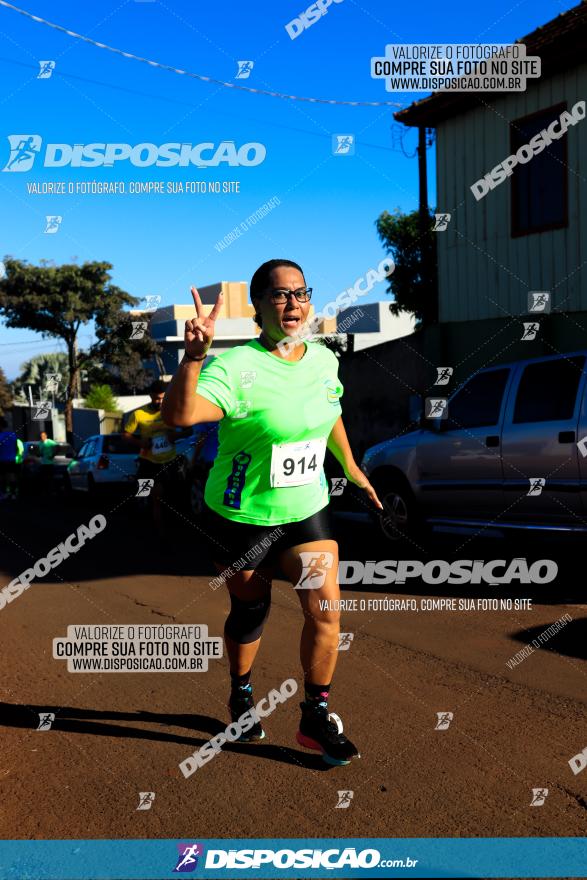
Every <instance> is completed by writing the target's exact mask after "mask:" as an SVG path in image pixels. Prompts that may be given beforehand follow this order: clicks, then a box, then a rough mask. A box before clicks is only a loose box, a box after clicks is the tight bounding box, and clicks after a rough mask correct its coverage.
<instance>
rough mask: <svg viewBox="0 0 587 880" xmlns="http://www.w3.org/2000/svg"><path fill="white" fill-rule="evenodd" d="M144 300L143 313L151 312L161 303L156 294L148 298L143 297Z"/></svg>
mask: <svg viewBox="0 0 587 880" xmlns="http://www.w3.org/2000/svg"><path fill="white" fill-rule="evenodd" d="M144 300H145V311H146V312H153V311H155V309H156V308H157V306H158V305H159V303H160V302H161V297H160V296H158V295H157V294H150V295H149V296H145V297H144Z"/></svg>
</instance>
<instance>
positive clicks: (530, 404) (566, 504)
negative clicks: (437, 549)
mask: <svg viewBox="0 0 587 880" xmlns="http://www.w3.org/2000/svg"><path fill="white" fill-rule="evenodd" d="M586 360H587V351H579V352H573V353H571V354H564V355H557V356H554V357H542V358H534V359H532V360H526V361H517V362H515V363H511V364H505V365H499V366H495V367H490V368H487V369H484V370H481V371H479V372H478V373H475V374H474V375H473V376H472V377H471V378H470V379H469V380H468V381H467V382H466V383H465V384H464V385H462V386H461V387H460V388H459V389H458V390H457V391H456V392H455V393H454V394H453V396H452V397H450V398H449V399H448V405H447V406H446V408H445V411H444V412H443V416H442V417H441V418H439V417H437V418H425V416H421V418H420V426H421V427H420V429H419V430H417V431H412V432H411V433H409V434H404V435H403V436H401V437H395V438H394V439H392V440H385V441H384V442H383V443H378V444H377V445H376V446H372V447H371V448H370V449H368V450H367V452H366V453H365V456H364V458H363V462H362V467H363V469H364V471H365V473H366V474H367V475H368V477H369V479H370V480H371V482H372V483H373V485H374V486H375V488H376V489H377V492H378V494H379V497H380V499H381V502H382V504H383V505H384V508H385V514H383V515H381V517H380V523H381V527H382V529H383V531H384V533H385V535H386V536H387V537H389V538H392V539H394V538H395V539H397V538H402V537H410V536H413V535H414V534H417V533H418V532H419V531H420V530H421V528H422V526H424V525H433V526H436V527H447V526H448V527H455V526H473V527H477V528H497V529H499V530H501V529H513V528H516V529H519V528H524V529H544V530H549V531H550V530H556V531H587V458H586V457H585V456H587V437H586V435H587V390H586V388H587V372H586V369H585V364H586ZM436 397H437V398H441V397H442V394H441V393H437V395H436ZM428 403H429V404H430V401H428ZM429 409H430V406H429ZM583 440H585V442H584V443H583V442H581V441H583Z"/></svg>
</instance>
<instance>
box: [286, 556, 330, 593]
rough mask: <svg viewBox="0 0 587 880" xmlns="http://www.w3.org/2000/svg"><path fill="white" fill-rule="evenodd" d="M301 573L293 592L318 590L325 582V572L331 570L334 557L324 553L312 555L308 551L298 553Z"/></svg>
mask: <svg viewBox="0 0 587 880" xmlns="http://www.w3.org/2000/svg"><path fill="white" fill-rule="evenodd" d="M300 559H301V562H302V573H301V575H300V579H299V581H298V582H297V584H296V585H295V587H294V589H295V590H319V589H320V587H322V586H323V585H324V581H325V580H326V572H327V571H328V569H329V568H332V563H333V562H334V555H333V554H332V553H329V552H328V551H326V552H325V553H312V552H310V551H308V550H302V551H301V552H300Z"/></svg>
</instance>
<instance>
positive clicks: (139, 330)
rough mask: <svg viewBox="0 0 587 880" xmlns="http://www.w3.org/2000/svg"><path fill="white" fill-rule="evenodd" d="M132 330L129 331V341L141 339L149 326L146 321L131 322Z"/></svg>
mask: <svg viewBox="0 0 587 880" xmlns="http://www.w3.org/2000/svg"><path fill="white" fill-rule="evenodd" d="M130 323H131V325H132V330H131V331H130V338H131V339H142V338H143V336H144V335H145V332H146V330H147V327H148V326H149V322H148V321H131V322H130Z"/></svg>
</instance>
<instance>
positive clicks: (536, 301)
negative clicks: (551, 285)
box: [528, 290, 550, 312]
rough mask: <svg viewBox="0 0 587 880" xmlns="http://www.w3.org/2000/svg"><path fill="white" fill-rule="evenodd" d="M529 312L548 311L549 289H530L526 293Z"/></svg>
mask: <svg viewBox="0 0 587 880" xmlns="http://www.w3.org/2000/svg"><path fill="white" fill-rule="evenodd" d="M528 311H529V312H550V291H549V290H531V291H530V292H529V294H528Z"/></svg>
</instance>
